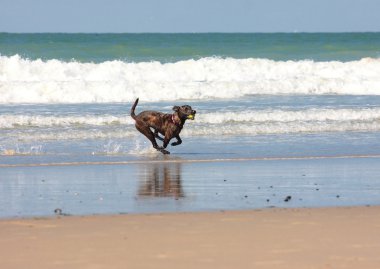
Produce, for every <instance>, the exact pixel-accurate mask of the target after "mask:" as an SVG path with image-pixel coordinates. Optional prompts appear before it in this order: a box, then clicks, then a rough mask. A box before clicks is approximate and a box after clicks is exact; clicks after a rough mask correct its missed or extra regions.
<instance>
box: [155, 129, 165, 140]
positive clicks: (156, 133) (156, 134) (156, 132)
mask: <svg viewBox="0 0 380 269" xmlns="http://www.w3.org/2000/svg"><path fill="white" fill-rule="evenodd" d="M154 136H155V137H156V138H157V139H158V140H161V141H164V139H163V138H162V137H161V136H160V135H159V134H158V131H157V130H155V131H154Z"/></svg>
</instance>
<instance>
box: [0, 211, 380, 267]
mask: <svg viewBox="0 0 380 269" xmlns="http://www.w3.org/2000/svg"><path fill="white" fill-rule="evenodd" d="M379 230H380V207H343V208H319V209H265V210H253V211H252V210H251V211H232V212H231V211H226V212H214V213H210V212H208V213H169V214H150V215H141V214H140V215H111V216H86V217H78V216H76V217H59V218H45V219H44V218H42V219H37V218H34V219H9V220H0V253H1V259H0V268H7V269H12V268H30V269H34V268H36V269H37V268H38V269H44V268H49V269H50V268H81V269H83V268H165V269H167V268H292V269H295V268H302V269H304V268H379V267H380V256H379V253H380V232H379Z"/></svg>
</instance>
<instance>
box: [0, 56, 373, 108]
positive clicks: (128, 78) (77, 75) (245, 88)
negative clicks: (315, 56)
mask: <svg viewBox="0 0 380 269" xmlns="http://www.w3.org/2000/svg"><path fill="white" fill-rule="evenodd" d="M255 94H284V95H288V94H289V95H297V94H303V95H323V94H337V95H380V59H373V58H365V59H362V60H360V61H351V62H338V61H331V62H314V61H312V60H302V61H273V60H268V59H253V58H250V59H234V58H202V59H199V60H186V61H179V62H175V63H160V62H141V63H129V62H123V61H107V62H103V63H79V62H75V61H72V62H64V61H59V60H48V61H42V60H29V59H24V58H21V57H20V56H19V55H15V56H11V57H6V56H0V103H1V104H20V103H44V104H49V103H53V104H54V103H113V102H131V101H132V100H134V99H135V98H136V97H140V99H141V100H144V101H145V102H155V101H163V100H168V101H174V100H207V99H214V98H240V97H243V96H246V95H255Z"/></svg>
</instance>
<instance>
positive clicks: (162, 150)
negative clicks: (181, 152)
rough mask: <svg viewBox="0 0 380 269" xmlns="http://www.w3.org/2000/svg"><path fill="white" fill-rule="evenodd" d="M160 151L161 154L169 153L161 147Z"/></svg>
mask: <svg viewBox="0 0 380 269" xmlns="http://www.w3.org/2000/svg"><path fill="white" fill-rule="evenodd" d="M161 152H162V153H163V154H170V152H169V151H167V150H165V149H161Z"/></svg>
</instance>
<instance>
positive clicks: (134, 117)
mask: <svg viewBox="0 0 380 269" xmlns="http://www.w3.org/2000/svg"><path fill="white" fill-rule="evenodd" d="M138 102H139V98H137V99H136V101H135V103H134V104H133V106H132V108H131V117H132V119H134V120H136V114H135V109H136V106H137V103H138Z"/></svg>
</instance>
